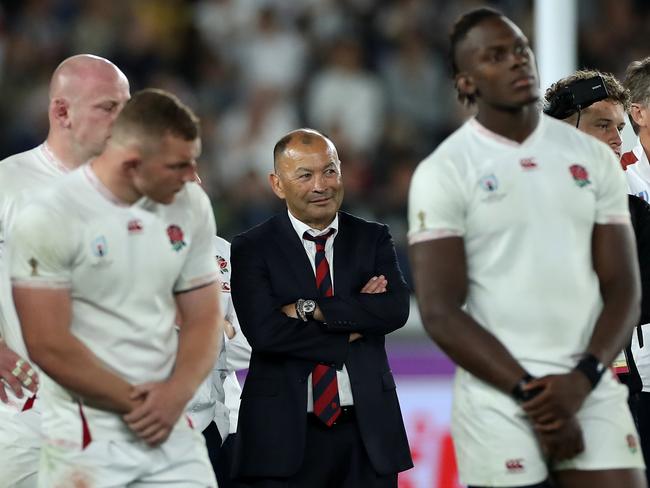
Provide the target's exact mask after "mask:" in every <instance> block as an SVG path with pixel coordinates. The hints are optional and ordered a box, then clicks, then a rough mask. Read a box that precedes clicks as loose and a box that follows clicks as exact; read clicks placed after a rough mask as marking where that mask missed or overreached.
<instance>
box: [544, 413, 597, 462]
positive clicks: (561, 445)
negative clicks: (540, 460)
mask: <svg viewBox="0 0 650 488" xmlns="http://www.w3.org/2000/svg"><path fill="white" fill-rule="evenodd" d="M535 434H536V435H537V439H538V440H539V443H540V446H541V448H542V453H543V454H544V457H545V458H546V459H547V460H549V461H551V460H552V461H563V460H565V459H571V458H573V457H575V456H577V455H578V454H580V453H581V452H582V451H584V450H585V444H584V439H583V436H582V429H581V428H580V425H579V424H578V421H577V420H576V418H575V417H570V418H568V419H565V420H564V421H563V422H562V426H561V427H559V428H557V429H554V430H548V429H546V430H543V431H540V430H538V429H537V428H536V429H535Z"/></svg>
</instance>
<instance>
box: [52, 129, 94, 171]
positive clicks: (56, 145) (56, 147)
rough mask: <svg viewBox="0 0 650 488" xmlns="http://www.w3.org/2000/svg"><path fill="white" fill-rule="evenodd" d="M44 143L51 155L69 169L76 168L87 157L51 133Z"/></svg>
mask: <svg viewBox="0 0 650 488" xmlns="http://www.w3.org/2000/svg"><path fill="white" fill-rule="evenodd" d="M45 144H46V145H47V149H48V150H49V151H50V152H51V153H52V156H54V157H55V158H56V159H57V161H58V162H60V163H61V164H62V165H63V166H65V167H66V168H68V169H70V170H73V169H76V168H78V167H79V166H81V165H82V164H84V163H85V162H86V161H88V159H89V158H87V157H86V156H84V155H80V154H77V153H76V152H75V151H74V150H73V148H72V147H71V146H70V144H68V143H67V142H66V141H62V140H61V139H59V138H57V137H54V136H52V134H50V135H49V136H48V137H47V139H46V140H45Z"/></svg>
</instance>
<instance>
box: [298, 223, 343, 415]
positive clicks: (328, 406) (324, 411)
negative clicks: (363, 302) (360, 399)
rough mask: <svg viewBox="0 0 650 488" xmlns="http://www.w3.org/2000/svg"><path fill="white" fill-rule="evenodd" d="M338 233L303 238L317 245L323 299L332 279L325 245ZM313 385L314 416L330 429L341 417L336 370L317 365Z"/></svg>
mask: <svg viewBox="0 0 650 488" xmlns="http://www.w3.org/2000/svg"><path fill="white" fill-rule="evenodd" d="M334 232H336V231H335V230H334V229H330V231H329V232H328V233H327V234H324V235H322V236H318V237H314V236H312V235H310V234H308V233H307V232H305V234H304V235H303V238H304V239H306V240H308V241H312V242H313V243H315V244H316V258H315V259H314V265H315V268H316V288H318V294H319V295H320V296H322V297H331V296H332V295H333V294H334V293H333V291H332V278H331V276H330V265H329V263H328V262H327V258H326V257H325V243H326V242H327V239H328V238H329V237H330V236H331V235H332V234H334ZM311 384H312V388H313V392H314V395H313V397H314V414H315V415H316V416H317V417H318V418H319V419H320V420H322V421H323V423H325V425H327V426H328V427H331V426H332V424H333V423H334V422H335V421H336V419H337V418H338V416H339V415H341V402H340V400H339V385H338V381H337V380H336V369H335V368H332V367H331V366H327V365H325V364H317V365H316V367H315V368H314V370H313V371H312V374H311Z"/></svg>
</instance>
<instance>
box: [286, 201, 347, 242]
mask: <svg viewBox="0 0 650 488" xmlns="http://www.w3.org/2000/svg"><path fill="white" fill-rule="evenodd" d="M287 213H288V214H289V220H290V221H291V225H292V226H293V230H295V231H296V234H298V237H299V238H300V240H301V241H302V240H303V239H302V235H303V234H304V233H305V232H309V233H310V234H311V235H313V236H314V237H316V236H320V235H323V234H326V233H327V232H329V230H330V229H334V231H335V232H334V236H333V238H334V237H336V233H337V232H338V231H339V214H338V212H337V213H336V216H335V217H334V220H332V223H331V224H330V225H328V226H327V227H325V228H324V229H323V230H318V229H313V228H311V227H309V226H308V225H307V224H305V223H304V222H301V221H300V220H298V219H297V218H295V217H294V216H293V215H292V214H291V212H290V211H289V209H287Z"/></svg>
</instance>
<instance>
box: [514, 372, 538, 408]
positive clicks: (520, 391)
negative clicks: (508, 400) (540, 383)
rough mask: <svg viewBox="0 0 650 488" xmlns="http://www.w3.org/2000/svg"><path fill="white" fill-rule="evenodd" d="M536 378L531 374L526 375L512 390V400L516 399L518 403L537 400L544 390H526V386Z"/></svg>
mask: <svg viewBox="0 0 650 488" xmlns="http://www.w3.org/2000/svg"><path fill="white" fill-rule="evenodd" d="M534 379H535V378H534V377H532V376H531V375H530V374H528V373H526V374H525V375H524V376H523V377H522V378H521V379H520V380H519V381H518V382H517V384H516V385H515V387H514V388H513V389H512V391H511V392H510V395H511V396H512V398H514V399H515V401H516V402H517V403H524V402H527V401H528V400H532V399H533V398H535V397H536V396H537V395H538V394H539V393H541V391H542V388H541V387H539V388H534V389H532V390H524V386H526V385H527V384H528V383H530V382H531V381H533V380H534Z"/></svg>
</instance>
